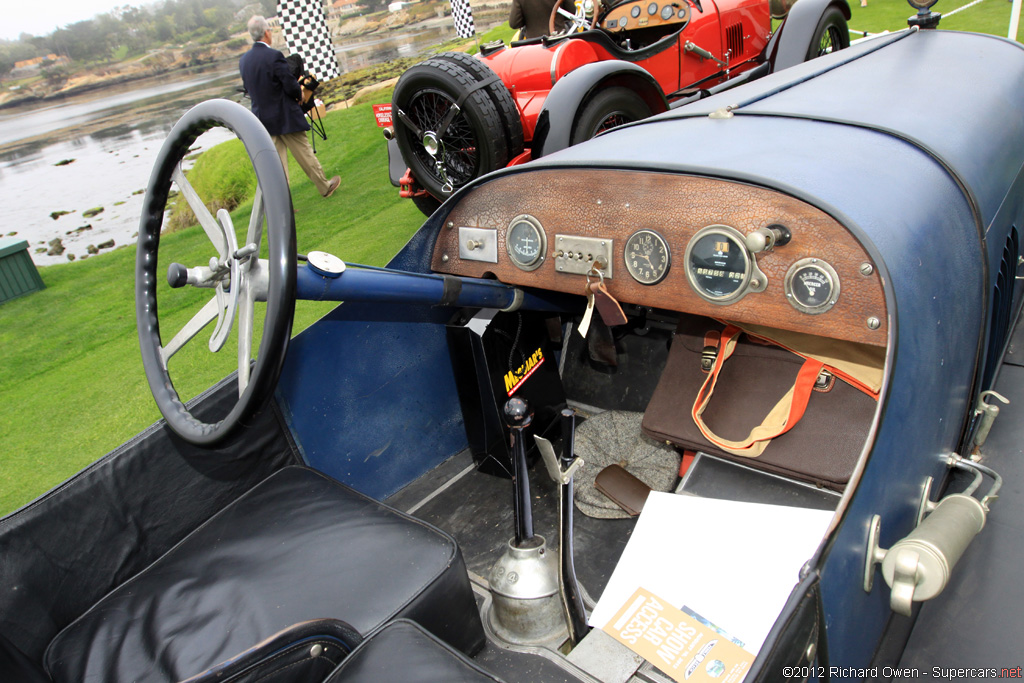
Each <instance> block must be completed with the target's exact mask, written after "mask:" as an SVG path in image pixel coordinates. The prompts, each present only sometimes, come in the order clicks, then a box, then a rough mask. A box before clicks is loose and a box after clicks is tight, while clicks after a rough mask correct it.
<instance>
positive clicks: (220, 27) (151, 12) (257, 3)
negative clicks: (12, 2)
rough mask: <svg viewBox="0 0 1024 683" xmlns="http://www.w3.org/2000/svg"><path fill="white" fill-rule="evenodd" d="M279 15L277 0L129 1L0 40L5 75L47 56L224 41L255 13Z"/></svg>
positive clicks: (107, 54)
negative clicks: (49, 28)
mask: <svg viewBox="0 0 1024 683" xmlns="http://www.w3.org/2000/svg"><path fill="white" fill-rule="evenodd" d="M276 13H277V2H276V0H164V1H163V2H158V3H156V4H153V5H149V6H138V7H136V6H132V5H123V6H120V7H115V8H114V9H113V10H111V11H109V12H106V13H103V14H98V15H96V16H95V17H93V18H92V19H86V20H85V21H77V22H75V23H72V24H68V25H67V26H63V27H60V28H57V29H56V30H54V31H53V32H52V33H49V34H48V35H43V36H34V35H30V34H28V33H22V34H21V35H20V36H19V37H18V39H17V40H0V77H5V76H7V75H8V74H9V73H10V72H11V71H12V70H13V69H14V65H15V63H17V62H19V61H22V60H26V59H34V58H36V57H41V56H44V55H47V54H55V55H58V56H63V57H67V58H68V59H69V60H71V61H72V62H75V63H79V64H88V63H95V62H105V61H116V60H120V59H124V58H126V57H130V56H132V55H141V54H145V53H146V52H147V51H148V50H151V49H154V48H157V47H160V46H162V45H167V44H183V43H186V42H189V41H194V42H198V43H201V44H203V43H206V44H208V43H214V42H222V41H225V40H228V39H229V38H230V36H231V35H232V34H233V33H238V32H240V31H244V30H245V22H246V21H248V19H249V17H250V16H251V15H253V14H263V15H265V16H272V15H274V14H276ZM44 68H45V67H44Z"/></svg>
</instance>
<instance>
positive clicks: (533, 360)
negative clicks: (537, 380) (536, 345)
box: [505, 349, 544, 396]
mask: <svg viewBox="0 0 1024 683" xmlns="http://www.w3.org/2000/svg"><path fill="white" fill-rule="evenodd" d="M543 362H544V353H543V352H541V350H540V349H537V350H536V351H534V352H533V353H531V354H530V357H529V358H527V359H526V362H525V363H523V364H522V365H520V366H519V367H518V368H517V369H515V370H509V371H508V372H507V373H505V391H507V392H508V395H509V396H511V395H512V394H514V393H516V392H517V391H518V390H519V387H521V386H523V382H525V381H526V380H527V379H529V377H530V375H532V374H533V372H534V370H536V369H537V368H539V367H540V365H541V363H543Z"/></svg>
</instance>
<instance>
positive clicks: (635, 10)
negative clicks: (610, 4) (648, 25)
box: [629, 5, 640, 19]
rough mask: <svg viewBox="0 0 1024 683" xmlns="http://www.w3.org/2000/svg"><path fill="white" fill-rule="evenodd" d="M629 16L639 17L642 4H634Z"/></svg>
mask: <svg viewBox="0 0 1024 683" xmlns="http://www.w3.org/2000/svg"><path fill="white" fill-rule="evenodd" d="M629 16H631V17H633V18H634V19H636V18H637V17H639V16H640V5H633V7H632V8H631V9H630V10H629Z"/></svg>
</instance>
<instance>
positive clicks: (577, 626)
mask: <svg viewBox="0 0 1024 683" xmlns="http://www.w3.org/2000/svg"><path fill="white" fill-rule="evenodd" d="M561 417H562V456H561V458H558V457H556V455H555V449H554V448H553V447H552V446H551V442H550V441H548V440H547V439H545V438H544V437H541V436H537V435H534V437H533V438H534V440H535V441H536V442H537V448H538V450H540V454H541V458H543V460H544V464H545V465H546V466H547V470H548V474H549V475H551V478H552V479H554V480H555V482H556V483H557V484H558V485H559V490H560V492H561V496H560V500H559V506H558V517H559V527H558V559H559V574H558V588H559V593H560V594H561V597H562V606H563V608H564V609H565V616H566V622H567V623H568V626H569V639H570V640H571V641H572V644H573V645H575V644H577V643H579V642H580V640H581V639H582V638H583V636H585V635H586V634H587V631H588V630H589V627H588V626H587V613H586V609H585V608H584V606H583V596H582V594H581V592H580V587H579V583H578V581H577V579H576V566H575V564H574V562H573V530H572V529H573V507H572V506H573V474H575V472H576V470H578V469H579V468H580V467H582V466H583V458H578V457H576V455H575V453H574V450H575V449H574V445H575V443H574V442H575V428H576V412H575V411H574V410H573V409H572V408H564V409H563V410H562V413H561Z"/></svg>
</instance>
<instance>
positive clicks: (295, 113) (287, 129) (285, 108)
mask: <svg viewBox="0 0 1024 683" xmlns="http://www.w3.org/2000/svg"><path fill="white" fill-rule="evenodd" d="M248 28H249V35H250V36H252V39H253V45H252V48H251V49H250V50H249V51H248V52H246V53H245V54H244V55H242V59H241V60H239V62H238V70H239V71H240V72H241V73H242V85H244V86H245V90H246V92H248V93H249V97H250V98H251V99H252V113H253V114H255V115H256V118H258V119H259V120H260V122H261V123H262V124H263V125H264V126H265V127H266V129H267V132H268V133H270V137H271V138H272V139H273V140H274V147H276V148H277V153H278V154H279V155H280V156H281V163H282V164H283V165H284V172H285V175H286V176H287V174H288V150H291V153H292V156H294V157H295V160H296V161H298V162H299V166H300V167H301V168H302V170H303V171H305V172H306V175H307V176H309V179H310V180H312V181H313V184H314V185H316V189H317V190H318V191H319V192H320V194H321V195H322V196H324V197H330V196H331V195H332V194H334V191H335V190H337V189H338V185H340V184H341V178H340V177H339V176H334V177H333V178H331V179H330V180H327V177H326V176H325V175H324V170H323V168H321V166H320V162H319V160H317V158H316V154H314V153H313V147H312V146H311V145H310V144H309V139H308V138H307V137H306V131H308V130H309V124H308V123H306V117H305V115H304V114H303V113H302V107H301V106H300V104H299V103H300V102H301V101H302V99H303V97H308V95H307V93H306V92H305V89H304V88H302V86H300V85H299V82H298V81H297V80H296V79H295V77H294V76H293V75H292V72H291V69H289V68H288V62H286V61H285V59H284V55H282V54H281V53H280V52H279V51H278V50H275V49H274V48H272V47H270V42H271V33H270V26H269V25H268V24H267V20H266V19H264V18H263V17H261V16H254V17H253V18H251V19H250V20H249V24H248Z"/></svg>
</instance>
